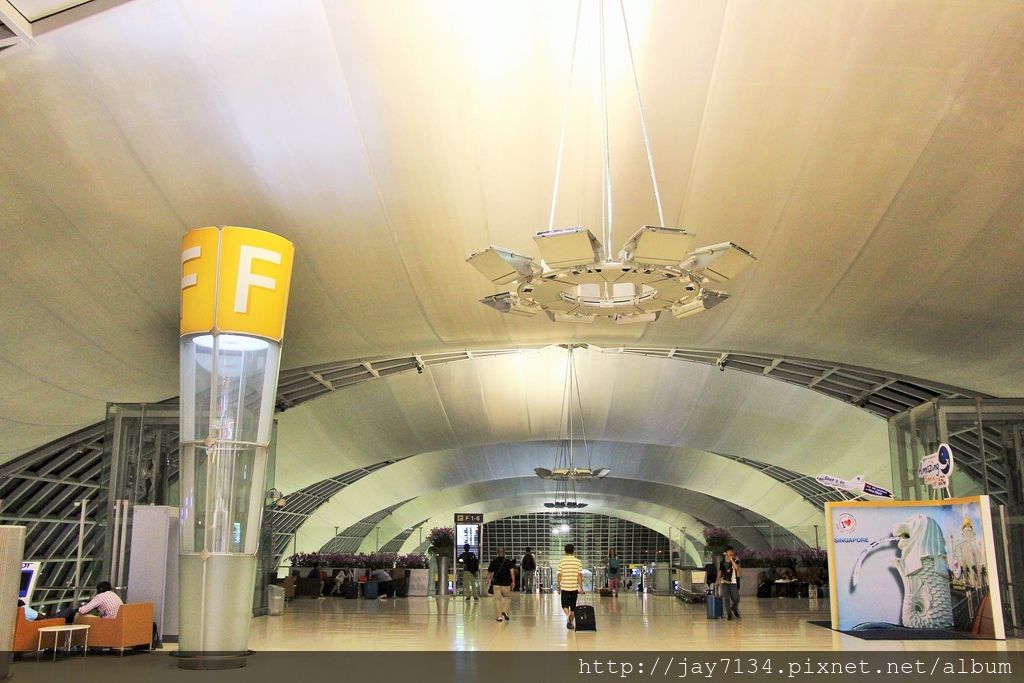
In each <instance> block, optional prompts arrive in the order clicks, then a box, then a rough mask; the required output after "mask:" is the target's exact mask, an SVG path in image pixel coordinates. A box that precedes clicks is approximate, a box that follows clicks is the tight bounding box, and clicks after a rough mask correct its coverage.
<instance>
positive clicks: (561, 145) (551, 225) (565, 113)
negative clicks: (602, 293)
mask: <svg viewBox="0 0 1024 683" xmlns="http://www.w3.org/2000/svg"><path fill="white" fill-rule="evenodd" d="M582 12H583V0H579V2H578V3H577V4H576V28H575V30H574V31H573V34H572V54H571V55H570V57H569V83H568V85H567V86H566V88H565V106H564V107H563V108H562V132H561V133H560V134H559V136H558V159H557V161H556V162H555V187H554V189H552V191H551V215H550V216H549V217H548V230H554V229H555V205H556V204H557V202H558V184H559V182H560V180H561V178H562V156H563V153H564V152H565V131H566V129H567V128H568V125H569V102H570V101H571V98H572V76H573V72H574V71H575V70H576V45H577V43H578V42H579V37H580V14H582Z"/></svg>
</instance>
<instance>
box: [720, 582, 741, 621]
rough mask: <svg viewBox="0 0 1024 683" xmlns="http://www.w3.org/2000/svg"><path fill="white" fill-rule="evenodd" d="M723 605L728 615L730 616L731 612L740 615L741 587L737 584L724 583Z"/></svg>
mask: <svg viewBox="0 0 1024 683" xmlns="http://www.w3.org/2000/svg"><path fill="white" fill-rule="evenodd" d="M722 606H723V607H724V608H725V616H726V617H728V616H729V615H730V614H735V615H739V613H740V610H739V607H740V587H739V586H738V585H737V584H735V583H723V584H722Z"/></svg>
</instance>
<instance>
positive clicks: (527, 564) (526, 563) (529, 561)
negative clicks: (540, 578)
mask: <svg viewBox="0 0 1024 683" xmlns="http://www.w3.org/2000/svg"><path fill="white" fill-rule="evenodd" d="M536 569H537V563H536V562H534V560H533V555H532V554H531V553H527V554H525V555H523V571H524V572H532V571H535V570H536Z"/></svg>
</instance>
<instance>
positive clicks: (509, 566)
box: [487, 548, 516, 621]
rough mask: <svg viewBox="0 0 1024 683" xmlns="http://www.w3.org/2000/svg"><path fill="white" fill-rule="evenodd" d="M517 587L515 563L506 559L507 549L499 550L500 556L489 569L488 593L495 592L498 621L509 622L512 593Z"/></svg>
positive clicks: (495, 608) (495, 611)
mask: <svg viewBox="0 0 1024 683" xmlns="http://www.w3.org/2000/svg"><path fill="white" fill-rule="evenodd" d="M515 587H516V569H515V563H514V562H512V560H510V559H508V558H507V557H505V549H504V548H498V556H497V557H495V558H494V559H493V560H491V564H490V565H489V566H488V567H487V592H488V593H490V592H492V589H493V592H494V613H495V614H496V615H497V617H498V618H497V620H498V621H501V620H502V619H504V620H505V621H508V620H509V618H508V610H509V608H510V607H511V605H512V591H513V590H515Z"/></svg>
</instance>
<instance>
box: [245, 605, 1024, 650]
mask: <svg viewBox="0 0 1024 683" xmlns="http://www.w3.org/2000/svg"><path fill="white" fill-rule="evenodd" d="M588 601H589V602H592V603H594V604H595V605H596V611H597V627H598V630H597V632H585V633H584V632H581V633H575V632H572V631H568V630H567V629H566V628H565V619H564V617H563V616H562V611H561V609H560V608H559V606H558V597H557V596H554V595H550V594H545V595H533V596H525V595H516V596H515V597H514V598H513V606H512V610H511V617H512V620H511V621H510V622H503V623H498V622H496V621H495V615H494V607H493V603H492V601H491V599H489V598H484V599H481V600H480V601H479V602H468V603H467V602H466V601H465V600H464V599H462V598H441V599H437V598H433V597H429V598H403V599H393V600H380V601H377V600H345V599H341V598H330V599H326V600H309V599H298V600H294V601H292V602H290V603H288V606H287V608H286V612H285V614H284V616H279V617H259V618H257V619H254V620H253V622H252V629H251V635H250V643H249V644H250V647H251V648H252V649H253V650H257V651H261V650H262V651H266V650H391V651H395V650H553V651H571V650H681V649H685V650H901V649H906V650H946V651H954V650H958V651H970V650H1003V649H1006V650H1024V640H1009V641H1004V642H998V641H990V640H984V641H971V640H941V641H926V640H914V641H868V640H861V639H859V638H854V637H852V636H847V635H842V634H839V633H835V632H833V631H831V630H829V629H826V628H821V627H819V626H815V625H812V624H809V623H808V621H809V620H814V621H823V620H825V621H827V620H828V618H829V615H828V601H827V600H820V601H819V600H808V599H797V598H786V599H775V598H772V599H761V600H758V599H753V598H751V599H744V601H743V602H742V603H741V604H740V612H741V614H742V615H743V618H742V620H733V621H728V622H727V621H724V620H715V621H709V620H708V619H706V618H705V608H704V605H687V604H684V603H682V602H680V601H679V600H677V599H675V598H673V597H667V596H666V597H657V596H653V595H651V596H638V595H635V594H622V595H620V596H619V597H618V598H600V597H597V598H590V596H588Z"/></svg>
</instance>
